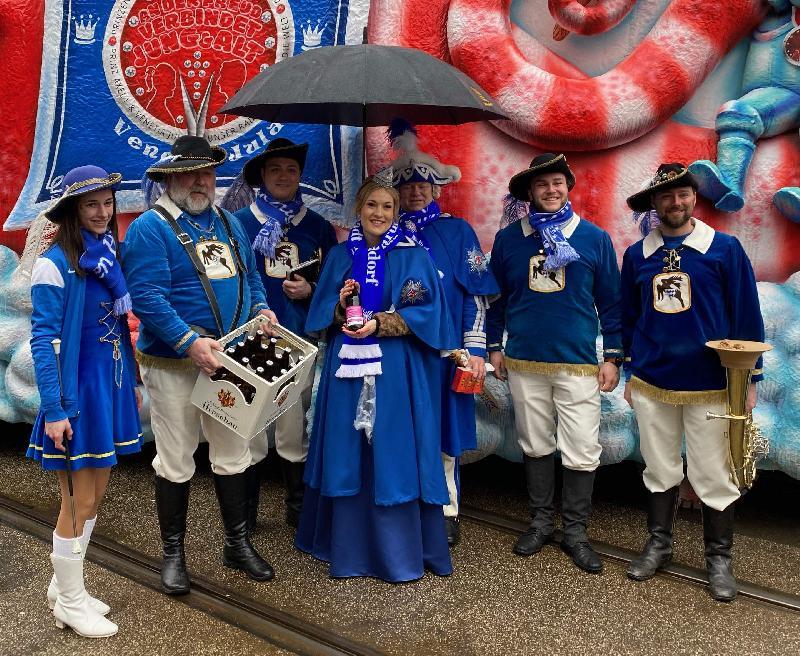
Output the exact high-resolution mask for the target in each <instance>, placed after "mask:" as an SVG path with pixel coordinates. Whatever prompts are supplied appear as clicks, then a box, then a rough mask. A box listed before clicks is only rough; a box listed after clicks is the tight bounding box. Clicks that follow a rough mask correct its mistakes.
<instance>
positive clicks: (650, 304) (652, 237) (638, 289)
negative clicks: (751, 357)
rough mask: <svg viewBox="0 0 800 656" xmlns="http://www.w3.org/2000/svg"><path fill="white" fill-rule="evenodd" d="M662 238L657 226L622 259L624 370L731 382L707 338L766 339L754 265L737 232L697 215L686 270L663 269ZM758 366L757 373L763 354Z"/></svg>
mask: <svg viewBox="0 0 800 656" xmlns="http://www.w3.org/2000/svg"><path fill="white" fill-rule="evenodd" d="M663 244H664V240H663V238H662V236H661V232H660V231H658V230H657V229H656V230H653V231H652V232H651V233H650V234H649V235H648V236H647V237H646V238H645V239H643V240H641V241H638V242H636V243H635V244H633V245H632V246H630V247H629V248H628V249H627V250H626V251H625V256H624V258H623V260H622V299H623V313H622V317H623V319H622V335H623V343H624V347H625V353H626V355H627V356H628V357H630V363H626V364H625V370H626V374H627V376H628V377H630V375H634V376H636V377H637V378H640V379H641V380H643V381H644V382H646V383H649V384H650V385H654V386H656V387H658V388H661V389H665V390H675V391H705V390H722V389H725V387H726V378H725V369H724V368H723V367H722V364H721V363H720V361H719V357H718V356H717V354H716V353H715V352H714V351H713V350H712V349H710V348H708V347H707V346H706V345H705V343H706V342H707V341H710V340H717V339H743V340H753V341H763V340H764V322H763V320H762V318H761V308H760V305H759V302H758V289H757V287H756V279H755V275H754V274H753V267H752V266H751V264H750V260H749V259H748V258H747V255H746V253H745V252H744V249H743V248H742V245H741V244H740V243H739V240H738V239H736V237H732V236H730V235H726V234H724V233H722V232H717V231H716V230H714V229H713V228H712V227H710V226H708V225H706V224H705V223H703V222H702V221H699V220H698V219H695V228H694V230H693V231H692V232H691V233H690V234H689V236H688V237H687V238H686V239H685V240H684V241H683V248H682V249H681V250H680V252H679V255H680V273H681V274H683V275H681V276H680V277H677V276H678V272H672V273H667V272H664V266H665V264H664V257H665V251H664V248H663ZM687 279H688V281H687ZM676 290H677V291H676ZM756 367H757V373H756V375H754V376H753V381H758V380H761V378H762V374H761V359H759V361H758V363H757V364H756Z"/></svg>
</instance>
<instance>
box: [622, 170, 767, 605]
mask: <svg viewBox="0 0 800 656" xmlns="http://www.w3.org/2000/svg"><path fill="white" fill-rule="evenodd" d="M696 192H697V182H696V180H695V179H694V177H693V176H692V174H691V173H689V171H687V170H686V167H684V166H683V165H682V164H675V163H671V164H662V165H661V166H660V167H659V168H658V172H657V173H656V175H655V177H654V178H653V179H652V180H651V181H650V183H649V184H648V186H647V188H645V189H644V190H642V191H640V192H638V193H636V194H634V195H633V196H631V197H630V198H628V206H629V207H630V208H631V209H632V210H633V211H634V212H637V213H641V214H644V216H645V219H644V225H646V226H648V228H649V227H650V226H652V225H653V222H655V226H654V227H652V229H650V230H649V232H648V231H647V230H645V232H647V235H646V237H645V238H644V239H643V240H641V241H639V242H637V243H636V244H633V245H632V246H630V247H629V248H628V250H627V251H626V252H625V257H624V259H623V262H622V299H623V301H622V302H623V312H622V341H623V347H624V349H625V353H626V355H627V356H628V359H629V362H626V364H625V375H626V378H628V382H627V384H626V385H625V399H626V400H627V401H628V403H630V404H631V406H632V407H633V409H634V411H635V413H636V420H637V423H638V425H639V440H640V442H639V446H640V449H641V452H642V457H643V458H644V461H645V466H646V467H645V470H644V476H643V478H644V484H645V487H646V488H647V490H648V494H649V507H648V518H647V528H648V531H649V533H650V537H649V539H648V541H647V544H646V545H645V548H644V551H643V552H642V554H641V555H640V556H639V557H638V558H636V559H635V560H634V561H633V562H631V564H630V565H629V566H628V576H629V577H630V578H631V579H634V580H636V581H644V580H646V579H649V578H651V577H653V576H654V575H655V573H656V571H658V570H659V569H661V568H662V567H664V566H665V565H667V564H668V563H669V562H670V560H671V559H672V545H673V540H672V531H673V521H674V516H675V508H676V504H677V501H678V486H679V485H680V483H681V481H682V480H683V459H682V457H681V443H682V438H683V436H684V435H685V437H686V458H687V464H688V467H687V472H688V477H689V481H690V482H691V484H692V487H693V488H694V490H695V492H696V493H697V495H698V496H699V497H700V500H701V501H702V510H703V538H704V541H705V558H706V568H707V569H708V579H709V588H710V592H711V595H712V597H713V598H714V599H716V600H718V601H732V600H733V599H734V598H735V597H736V593H737V588H736V580H735V579H734V577H733V571H732V569H731V548H732V546H733V506H734V503H735V502H736V500H737V499H738V498H739V489H738V487H737V486H736V485H735V484H734V482H733V481H732V480H731V476H730V471H729V469H728V458H729V452H728V440H727V437H726V435H725V433H726V430H727V422H724V421H707V420H706V413H707V412H714V413H720V414H725V413H726V411H727V405H726V389H725V388H726V376H725V369H724V368H723V367H722V364H721V363H720V360H719V357H718V356H717V354H716V353H715V352H714V351H713V350H712V349H710V348H708V347H707V346H705V344H706V342H707V341H710V340H718V339H741V340H753V341H763V339H764V324H763V321H762V319H761V311H760V308H759V303H758V291H757V289H756V281H755V276H754V274H753V268H752V266H751V265H750V260H749V259H748V258H747V255H746V254H745V252H744V249H743V248H742V245H741V244H740V243H739V241H738V240H737V239H736V238H735V237H731V236H729V235H726V234H723V233H721V232H717V231H715V230H714V229H713V228H712V227H710V226H708V225H706V224H705V223H703V222H702V221H700V219H697V218H694V217H693V216H692V212H693V210H694V206H695V202H696V200H697V193H696ZM648 212H650V213H652V212H654V213H655V214H657V221H655V219H656V217H655V216H651V215H648ZM651 219H652V220H651ZM756 366H757V370H756V372H755V374H754V375H753V378H752V380H753V382H752V383H751V386H750V389H749V393H748V398H747V408H748V410H750V409H752V408H753V407H754V406H755V404H756V390H755V382H756V381H759V380H761V379H762V377H763V376H762V373H761V361H760V360H759V362H758V363H757V365H756Z"/></svg>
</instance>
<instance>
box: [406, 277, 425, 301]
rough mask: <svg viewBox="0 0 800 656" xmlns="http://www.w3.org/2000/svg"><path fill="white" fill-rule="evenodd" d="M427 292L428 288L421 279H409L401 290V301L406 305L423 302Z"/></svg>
mask: <svg viewBox="0 0 800 656" xmlns="http://www.w3.org/2000/svg"><path fill="white" fill-rule="evenodd" d="M427 293H428V290H427V289H426V288H425V286H424V285H423V284H422V281H421V280H409V281H407V282H406V284H405V285H403V289H402V290H401V291H400V301H401V302H402V303H403V304H404V305H414V304H415V303H421V302H422V300H423V299H424V298H425V295H426V294H427Z"/></svg>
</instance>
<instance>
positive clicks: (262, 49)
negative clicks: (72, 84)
mask: <svg viewBox="0 0 800 656" xmlns="http://www.w3.org/2000/svg"><path fill="white" fill-rule="evenodd" d="M293 51H294V20H293V18H292V9H291V7H290V5H289V2H288V0H225V1H224V2H222V1H221V0H117V2H115V3H114V7H113V9H112V10H111V14H110V17H109V20H108V24H107V27H106V33H105V37H104V43H103V67H104V69H105V73H106V80H107V81H108V85H109V88H110V89H111V93H112V95H113V96H114V99H115V100H116V102H117V104H118V105H119V107H120V109H121V110H122V111H123V113H124V114H125V115H126V116H127V117H128V119H130V121H131V122H132V123H134V124H135V125H136V126H137V127H139V128H140V129H141V130H143V131H144V132H145V133H147V134H148V135H150V136H151V137H153V138H156V139H160V140H161V141H164V142H167V143H172V142H173V141H174V140H175V139H177V138H178V137H179V136H180V135H182V134H186V128H187V125H189V124H191V123H192V121H193V120H194V117H193V115H196V114H198V113H199V112H200V107H201V103H202V102H203V100H204V99H205V97H206V95H207V94H208V96H209V98H208V112H207V115H206V132H205V136H206V137H207V138H208V140H209V141H210V142H212V143H224V142H226V141H230V140H231V139H234V138H236V137H238V136H240V135H241V134H243V133H244V132H245V131H247V130H248V129H249V128H250V126H251V125H252V124H253V119H249V118H244V117H236V116H228V115H226V114H220V115H217V114H216V111H217V110H219V108H220V107H222V106H223V105H224V104H225V103H227V102H228V101H229V100H230V99H231V98H232V97H233V95H234V94H235V93H236V92H237V91H238V90H239V89H241V87H242V86H243V85H244V83H245V82H247V81H248V80H249V79H251V78H252V77H253V76H254V75H256V74H257V73H258V72H259V71H262V70H264V69H265V68H267V67H268V66H271V65H272V64H274V63H275V62H276V61H281V60H283V59H286V58H287V57H291V56H292V53H293ZM187 113H191V114H192V115H190V116H188V117H187Z"/></svg>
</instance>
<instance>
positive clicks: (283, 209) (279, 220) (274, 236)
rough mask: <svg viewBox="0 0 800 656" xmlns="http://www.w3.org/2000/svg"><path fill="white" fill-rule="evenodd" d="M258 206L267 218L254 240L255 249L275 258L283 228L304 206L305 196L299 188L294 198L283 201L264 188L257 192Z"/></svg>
mask: <svg viewBox="0 0 800 656" xmlns="http://www.w3.org/2000/svg"><path fill="white" fill-rule="evenodd" d="M256 207H258V209H259V210H261V212H263V214H264V216H266V217H267V220H266V221H265V222H264V225H263V226H261V230H259V232H258V234H257V235H256V238H255V239H254V240H253V249H254V250H256V251H258V252H259V253H261V254H262V255H263V256H264V257H267V258H269V259H274V258H275V246H277V245H278V242H279V241H280V240H281V237H282V236H283V229H284V228H285V227H286V224H287V223H289V221H291V220H292V219H293V218H294V217H295V216H297V214H298V213H299V212H300V210H301V209H302V208H303V197H302V195H301V194H300V190H299V189H298V190H297V193H296V194H295V195H294V198H293V199H292V200H290V201H288V202H283V201H280V200H277V199H276V198H275V197H274V196H273V195H272V194H271V193H269V192H268V191H267V190H266V189H263V188H262V189H259V190H258V192H256Z"/></svg>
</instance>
